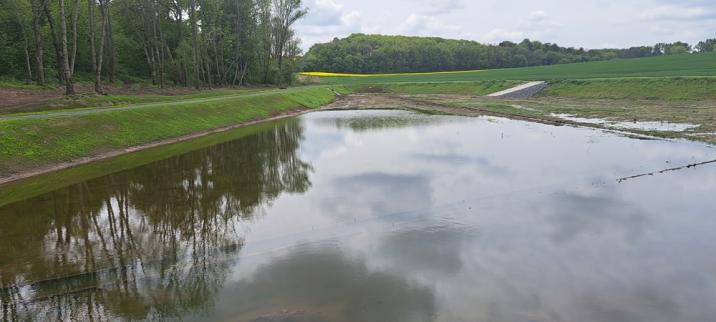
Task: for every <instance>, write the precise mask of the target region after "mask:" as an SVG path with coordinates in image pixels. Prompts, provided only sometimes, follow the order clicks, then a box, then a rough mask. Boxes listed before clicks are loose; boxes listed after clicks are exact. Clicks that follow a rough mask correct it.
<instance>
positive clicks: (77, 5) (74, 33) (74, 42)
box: [70, 0, 80, 76]
mask: <svg viewBox="0 0 716 322" xmlns="http://www.w3.org/2000/svg"><path fill="white" fill-rule="evenodd" d="M79 16H80V0H76V1H75V10H74V11H73V13H72V56H71V59H70V75H72V76H74V74H75V58H77V20H78V19H79Z"/></svg>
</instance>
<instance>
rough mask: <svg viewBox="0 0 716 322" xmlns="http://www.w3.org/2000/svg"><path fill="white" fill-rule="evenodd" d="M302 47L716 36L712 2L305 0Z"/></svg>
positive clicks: (603, 43) (582, 43) (578, 43)
mask: <svg viewBox="0 0 716 322" xmlns="http://www.w3.org/2000/svg"><path fill="white" fill-rule="evenodd" d="M303 2H304V6H305V7H308V9H309V13H308V16H307V17H306V18H304V19H303V20H301V21H300V22H298V23H297V25H296V30H297V32H298V34H299V36H300V37H301V40H302V48H303V49H304V50H308V48H310V46H311V45H313V44H315V43H320V42H327V41H330V40H331V39H333V38H334V37H338V38H341V37H345V36H348V35H350V34H352V33H358V32H360V33H366V34H386V35H411V36H437V37H444V38H455V39H468V40H475V41H479V42H482V43H492V44H497V43H500V42H502V41H504V40H510V41H514V42H519V41H521V40H522V39H524V38H530V39H532V40H539V41H543V42H551V43H557V44H559V45H562V46H572V47H584V48H587V49H595V48H615V47H619V48H624V47H631V46H639V45H653V44H655V43H658V42H674V41H677V40H681V41H686V42H688V43H690V44H692V45H695V44H696V43H697V42H698V41H701V40H704V39H706V38H716V0H678V1H677V0H546V1H537V0H479V1H475V0H472V1H471V0H304V1H303Z"/></svg>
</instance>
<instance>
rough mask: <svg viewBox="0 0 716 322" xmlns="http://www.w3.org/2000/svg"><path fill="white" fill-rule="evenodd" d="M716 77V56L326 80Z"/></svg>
mask: <svg viewBox="0 0 716 322" xmlns="http://www.w3.org/2000/svg"><path fill="white" fill-rule="evenodd" d="M677 76H684V77H696V76H710V77H713V76H716V53H706V54H684V55H674V56H660V57H649V58H637V59H618V60H610V61H599V62H588V63H577V64H563V65H551V66H537V67H524V68H507V69H494V70H485V71H474V72H464V73H444V74H425V75H415V74H412V75H385V76H370V77H323V78H320V81H321V82H322V83H325V84H376V83H418V82H432V83H436V82H460V81H463V82H464V81H486V80H564V79H594V78H628V77H677Z"/></svg>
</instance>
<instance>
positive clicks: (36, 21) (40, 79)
mask: <svg viewBox="0 0 716 322" xmlns="http://www.w3.org/2000/svg"><path fill="white" fill-rule="evenodd" d="M38 1H40V0H32V33H33V34H34V36H35V73H36V74H37V85H40V86H45V63H44V55H45V51H44V46H43V41H42V32H41V31H40V17H41V15H42V8H41V7H40V6H41V4H40V3H38Z"/></svg>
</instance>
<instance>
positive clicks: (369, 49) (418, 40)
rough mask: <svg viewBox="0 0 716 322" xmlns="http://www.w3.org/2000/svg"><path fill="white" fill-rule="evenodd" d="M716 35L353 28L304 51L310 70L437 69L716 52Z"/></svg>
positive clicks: (498, 66)
mask: <svg viewBox="0 0 716 322" xmlns="http://www.w3.org/2000/svg"><path fill="white" fill-rule="evenodd" d="M715 45H716V39H708V40H705V41H702V42H700V43H699V44H697V45H696V46H695V47H694V48H692V47H691V46H690V45H689V44H687V43H684V42H675V43H659V44H656V45H654V46H641V47H631V48H627V49H592V50H586V49H583V48H571V47H570V48H565V47H560V46H559V45H557V44H552V43H542V42H539V41H530V40H529V39H525V40H523V41H522V42H520V43H513V42H509V41H504V42H502V43H500V44H499V45H489V44H481V43H478V42H475V41H468V40H452V39H443V38H434V37H430V38H425V37H407V36H386V35H365V34H353V35H350V36H349V37H347V38H343V39H337V38H336V39H334V40H333V41H331V42H328V43H324V44H316V45H314V46H313V47H311V49H310V50H309V51H308V52H307V53H306V55H305V57H303V60H302V63H301V68H302V70H304V71H330V72H343V73H400V72H433V71H454V70H475V69H496V68H511V67H527V66H540V65H554V64H567V63H577V62H589V61H601V60H610V59H616V58H640V57H651V56H661V55H674V54H681V53H688V52H693V51H698V52H712V51H714V46H715Z"/></svg>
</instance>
